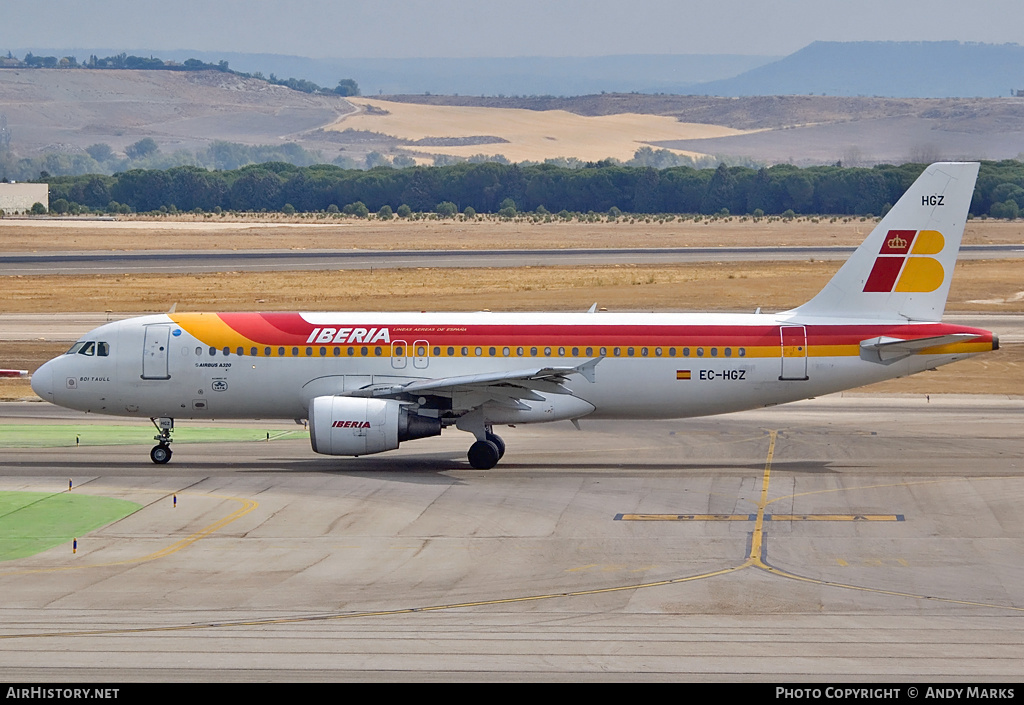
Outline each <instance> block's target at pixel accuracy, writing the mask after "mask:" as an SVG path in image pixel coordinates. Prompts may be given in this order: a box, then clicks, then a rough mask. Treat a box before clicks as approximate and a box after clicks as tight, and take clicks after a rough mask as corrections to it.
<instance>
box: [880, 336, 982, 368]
mask: <svg viewBox="0 0 1024 705" xmlns="http://www.w3.org/2000/svg"><path fill="white" fill-rule="evenodd" d="M979 337H981V336H978V335H973V334H971V333H952V334H950V335H936V336H932V337H930V338H912V339H910V340H905V339H903V338H889V337H885V336H881V337H878V338H871V339H870V340H862V341H861V343H860V356H861V359H863V360H870V361H871V362H883V363H885V362H895V361H896V360H902V359H903V358H905V357H908V356H910V355H913V354H914V353H917V352H920V351H922V350H927V349H928V348H935V347H938V346H940V345H949V344H950V343H966V342H967V341H968V340H974V339H975V338H979Z"/></svg>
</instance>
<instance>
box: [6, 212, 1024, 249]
mask: <svg viewBox="0 0 1024 705" xmlns="http://www.w3.org/2000/svg"><path fill="white" fill-rule="evenodd" d="M875 224H876V221H875V220H874V219H865V220H862V219H860V218H858V217H854V218H837V219H835V220H833V219H831V218H801V219H794V220H791V221H785V220H771V221H769V220H768V219H761V220H760V221H757V222H755V221H754V220H752V219H750V218H747V219H745V220H743V219H740V218H731V219H719V220H709V219H704V220H702V221H700V222H694V221H693V220H685V221H684V220H679V219H672V220H671V221H668V220H658V219H656V218H641V219H636V218H632V219H631V218H620V219H618V220H616V221H612V222H609V221H607V220H602V221H600V222H592V223H591V222H579V221H561V220H555V221H552V222H550V223H548V222H539V223H538V222H533V221H532V220H529V219H526V218H519V219H515V220H500V219H497V218H475V219H473V220H465V219H461V218H460V219H450V220H400V219H393V220H387V221H384V220H377V219H376V218H369V219H359V218H338V219H328V218H327V217H323V216H321V217H319V218H295V217H292V218H289V217H287V216H284V215H281V216H276V217H270V218H268V217H267V216H265V215H264V216H260V217H259V219H256V218H252V219H246V218H232V217H223V218H222V217H219V216H209V217H204V216H184V217H178V218H176V219H173V220H172V219H167V218H141V217H137V218H133V219H124V220H117V221H95V220H75V219H71V218H67V219H28V218H26V219H13V218H4V219H0V250H2V251H4V252H7V253H17V252H54V251H63V250H154V249H155V250H243V249H339V250H344V249H362V250H422V249H429V250H433V249H441V250H463V249H474V250H475V249H537V248H610V247H721V246H729V247H772V246H779V245H790V246H820V245H844V246H856V245H859V244H860V243H861V241H862V240H863V239H864V238H865V237H866V236H867V234H868V233H869V232H871V229H872V228H873V227H874V226H875ZM964 244H968V245H985V244H1024V220H1016V221H1004V220H972V221H970V222H969V223H968V224H967V229H966V231H965V232H964Z"/></svg>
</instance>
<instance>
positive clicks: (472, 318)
mask: <svg viewBox="0 0 1024 705" xmlns="http://www.w3.org/2000/svg"><path fill="white" fill-rule="evenodd" d="M977 174H978V164H977V163H939V164H933V165H931V166H930V167H928V168H927V169H926V170H925V171H924V173H923V174H922V175H921V176H920V177H919V178H918V179H917V180H916V181H915V182H914V184H913V185H912V186H911V187H910V189H909V190H908V191H907V192H906V194H904V196H903V197H902V198H901V199H900V200H899V202H898V203H897V204H896V206H895V207H893V208H892V210H891V211H890V212H889V213H888V214H887V215H886V216H885V218H883V219H882V221H881V222H880V223H879V224H878V226H877V227H876V228H875V229H874V230H873V231H872V232H871V234H870V235H869V236H868V237H867V239H866V240H865V241H864V243H863V244H862V245H861V246H860V247H859V248H858V249H857V250H856V251H855V252H854V253H853V255H852V256H851V257H850V259H849V260H848V261H847V262H846V263H845V264H844V265H843V266H842V268H841V269H840V270H839V272H838V273H837V274H836V275H835V276H834V277H833V278H832V280H831V281H830V282H829V283H828V284H827V285H826V286H825V288H824V289H823V290H822V291H821V292H820V293H819V294H818V295H817V296H815V297H814V298H813V299H811V301H809V302H808V303H806V304H804V305H802V306H799V307H797V308H795V309H793V310H791V311H784V312H781V313H774V314H762V313H755V314H712V313H651V314H636V313H596V312H594V310H593V309H591V312H589V313H489V312H480V313H178V314H167V315H157V316H144V317H140V318H134V319H129V320H124V321H120V322H116V323H109V324H107V325H104V326H101V327H99V328H97V329H95V330H93V331H91V332H90V333H88V334H87V335H85V336H84V337H83V338H82V339H81V340H80V341H78V342H77V343H75V344H74V346H73V347H72V348H71V349H70V350H68V352H67V353H66V354H64V355H62V356H60V357H58V358H55V359H53V360H51V361H49V362H47V363H46V364H44V365H43V366H42V367H40V368H39V370H38V371H37V372H36V373H35V375H34V376H33V377H32V388H33V389H34V390H35V392H36V393H37V394H38V395H39V396H40V397H42V398H43V399H45V400H47V401H51V402H53V403H54V404H59V405H61V406H65V407H69V408H72V409H80V410H82V411H88V412H93V413H98V414H112V415H118V416H130V417H142V418H147V417H148V418H150V419H151V421H152V422H153V423H154V424H155V425H156V427H157V430H158V435H157V436H155V440H157V441H158V444H157V445H156V447H154V448H153V450H152V451H151V453H150V457H151V458H152V460H153V462H155V463H166V462H167V461H169V460H170V458H171V449H170V442H171V432H172V430H173V428H174V420H175V419H182V418H186V419H210V418H287V419H300V420H301V419H308V420H309V428H310V439H311V441H312V445H313V450H314V451H316V452H317V453H325V454H328V455H344V456H360V455H367V454H370V453H379V452H381V451H386V450H393V449H395V448H397V447H398V445H399V443H401V442H403V441H409V440H413V439H416V438H425V437H428V436H436V435H438V434H440V433H441V431H442V429H444V428H446V427H449V426H455V427H456V428H458V429H460V430H463V431H468V432H469V433H472V434H473V435H474V436H475V438H476V441H475V442H474V443H473V444H472V445H471V446H470V448H469V462H470V463H471V464H472V466H473V467H475V468H480V469H486V468H491V467H494V465H495V464H497V462H498V460H499V459H500V458H501V457H502V455H503V454H504V452H505V444H504V443H503V442H502V440H501V438H499V437H498V436H497V435H495V434H494V431H493V430H492V429H493V428H494V426H496V425H499V424H520V423H535V422H544V421H558V420H569V421H572V422H573V423H577V420H578V419H581V418H584V417H586V418H588V419H645V418H683V417H692V416H703V415H708V414H721V413H726V412H730V411H740V410H743V409H751V408H755V407H761V406H770V405H773V404H780V403H783V402H788V401H794V400H797V399H806V398H808V397H813V396H818V395H822V394H828V393H830V392H836V391H840V390H843V389H850V388H852V387H858V386H861V385H865V384H870V383H872V382H878V381H880V380H885V379H890V378H894V377H903V376H905V375H909V374H913V373H915V372H920V371H922V370H927V369H931V368H934V367H937V366H939V365H945V364H947V363H950V362H955V361H957V360H962V359H964V358H966V357H969V356H971V355H975V354H977V353H981V352H985V351H988V350H995V349H997V348H998V339H997V338H996V336H995V335H993V334H992V333H991V332H989V331H986V330H981V329H977V328H967V327H963V326H954V325H948V324H944V323H941V322H940V321H941V319H942V313H943V309H944V308H945V305H946V297H947V294H948V292H949V285H950V280H951V278H952V275H953V268H954V265H955V263H956V258H957V253H958V251H959V248H960V240H961V238H962V235H963V230H964V223H965V219H966V217H967V210H968V206H969V205H970V202H971V197H972V195H973V192H974V183H975V180H976V178H977Z"/></svg>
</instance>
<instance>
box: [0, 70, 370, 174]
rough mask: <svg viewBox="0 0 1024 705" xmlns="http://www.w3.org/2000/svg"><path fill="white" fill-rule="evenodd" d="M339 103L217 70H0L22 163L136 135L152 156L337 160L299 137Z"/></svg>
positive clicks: (119, 145) (0, 107) (337, 110)
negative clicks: (181, 152) (304, 154)
mask: <svg viewBox="0 0 1024 705" xmlns="http://www.w3.org/2000/svg"><path fill="white" fill-rule="evenodd" d="M352 110H353V108H352V106H351V105H350V104H349V103H347V102H346V101H345V100H344V99H343V98H340V97H338V96H330V95H310V94H307V93H300V92H298V91H293V90H291V89H288V88H285V87H283V86H274V85H270V84H268V83H267V82H265V81H260V80H257V79H250V78H243V77H240V76H236V75H233V74H230V73H222V72H220V71H199V72H190V73H183V72H182V73H179V72H172V71H114V70H84V69H2V70H0V113H2V114H3V115H4V116H6V118H7V125H8V128H9V130H10V132H11V135H12V139H11V149H12V150H14V151H16V152H17V153H18V154H21V155H23V156H30V155H33V154H35V153H38V152H42V151H58V152H74V151H76V150H81V149H83V148H85V147H87V146H89V145H91V144H95V143H100V142H102V143H106V144H109V145H110V146H111V147H112V148H113V149H114V150H115V151H118V152H121V151H124V148H125V147H127V146H128V145H129V144H132V143H134V142H137V141H138V140H140V139H142V138H143V137H152V138H153V139H154V140H156V142H157V143H158V145H159V146H160V149H161V150H163V151H165V152H171V151H174V150H178V149H186V150H190V151H194V150H196V149H200V148H203V147H206V146H207V145H208V144H209V143H211V142H213V141H215V140H225V141H229V142H239V143H242V144H281V143H283V142H286V141H294V142H297V143H299V144H301V145H302V146H304V147H306V148H307V149H329V150H330V151H331V152H333V153H335V154H336V153H337V152H338V147H337V146H336V145H333V144H331V143H330V142H317V141H316V140H315V138H314V139H309V138H308V137H307V136H306V135H305V134H304V133H305V132H306V131H308V130H312V129H314V128H317V127H320V126H321V125H325V124H328V123H330V122H332V121H333V120H335V119H337V118H338V116H339V115H343V114H345V113H346V112H350V111H352Z"/></svg>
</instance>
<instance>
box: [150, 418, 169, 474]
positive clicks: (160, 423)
mask: <svg viewBox="0 0 1024 705" xmlns="http://www.w3.org/2000/svg"><path fill="white" fill-rule="evenodd" d="M150 421H152V422H153V425H154V426H156V430H157V432H158V433H159V435H156V436H153V440H154V441H158V444H157V445H155V446H153V450H151V451H149V457H150V459H151V460H152V461H153V462H154V463H156V464H157V465H163V464H164V463H167V462H170V460H171V455H172V453H171V448H170V444H171V431H173V430H174V419H171V418H167V417H163V418H159V419H154V418H151V419H150Z"/></svg>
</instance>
